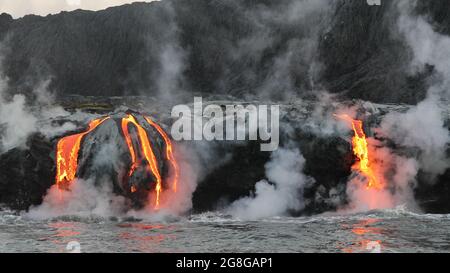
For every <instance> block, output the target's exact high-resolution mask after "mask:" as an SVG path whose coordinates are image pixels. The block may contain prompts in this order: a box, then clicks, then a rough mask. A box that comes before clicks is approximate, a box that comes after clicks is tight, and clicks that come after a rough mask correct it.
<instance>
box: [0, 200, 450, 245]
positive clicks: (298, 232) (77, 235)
mask: <svg viewBox="0 0 450 273" xmlns="http://www.w3.org/2000/svg"><path fill="white" fill-rule="evenodd" d="M72 251H75V252H101V253H103V252H126V253H129V252H145V253H154V252H169V253H171V252H176V253H185V252H239V253H240V252H244V253H245V252H264V253H272V252H296V253H297V252H307V253H311V252H333V253H334V252H337V253H342V252H344V253H367V252H386V253H392V252H394V253H395V252H450V215H425V214H416V213H411V212H408V211H405V210H403V209H394V210H385V211H372V212H368V213H362V214H353V215H321V216H315V217H301V218H290V217H274V218H269V219H263V220H258V221H240V220H236V219H233V218H231V217H229V216H227V215H223V214H219V213H205V214H199V215H192V216H187V217H168V218H167V219H162V220H161V219H160V220H159V221H149V220H142V219H135V218H128V219H120V218H103V217H100V216H93V215H92V216H83V217H79V216H62V217H57V218H52V219H47V220H32V219H29V218H28V217H26V216H23V215H22V216H21V215H19V214H15V213H12V212H10V211H1V212H0V252H50V253H55V252H56V253H64V252H72Z"/></svg>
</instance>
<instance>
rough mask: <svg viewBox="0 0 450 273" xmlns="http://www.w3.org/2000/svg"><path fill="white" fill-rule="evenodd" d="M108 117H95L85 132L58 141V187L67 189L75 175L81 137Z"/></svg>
mask: <svg viewBox="0 0 450 273" xmlns="http://www.w3.org/2000/svg"><path fill="white" fill-rule="evenodd" d="M107 119H109V117H106V118H102V119H96V120H94V121H92V122H91V123H89V128H88V130H87V131H86V132H84V133H80V134H76V135H71V136H67V137H64V138H62V139H61V140H59V141H58V145H57V152H56V162H57V163H56V184H57V185H58V187H59V188H60V189H67V188H68V187H69V185H70V183H72V182H73V181H74V180H75V178H76V175H77V168H78V153H79V150H80V145H81V141H82V140H83V137H84V136H85V135H87V134H89V133H90V132H92V131H93V130H94V129H95V128H97V126H99V125H100V124H102V123H103V122H104V121H105V120H107Z"/></svg>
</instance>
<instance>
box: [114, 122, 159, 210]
mask: <svg viewBox="0 0 450 273" xmlns="http://www.w3.org/2000/svg"><path fill="white" fill-rule="evenodd" d="M130 123H131V124H133V125H134V126H135V127H136V129H137V133H138V136H139V142H140V145H141V151H142V154H143V155H144V157H145V159H146V161H147V163H148V164H149V168H150V170H151V171H152V173H153V175H154V177H155V178H156V202H155V208H158V207H159V196H160V194H161V191H162V181H161V175H160V173H159V170H158V163H157V161H156V157H155V154H154V152H153V149H152V146H151V144H150V141H149V140H148V136H147V132H146V131H145V129H144V128H142V126H140V125H139V123H138V122H137V121H136V119H135V118H134V117H133V116H132V115H128V117H126V118H123V119H122V130H123V134H124V136H125V140H126V142H127V145H128V149H129V150H130V154H131V169H130V172H129V173H128V175H129V176H130V177H131V176H132V175H133V173H134V171H135V170H136V169H137V168H138V167H139V165H140V164H141V163H142V162H141V161H138V160H137V155H136V152H135V150H134V147H133V142H132V138H131V136H130V132H129V130H128V125H129V124H130ZM131 190H132V191H133V189H131Z"/></svg>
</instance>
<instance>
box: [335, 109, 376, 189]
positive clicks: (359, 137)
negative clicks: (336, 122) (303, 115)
mask: <svg viewBox="0 0 450 273" xmlns="http://www.w3.org/2000/svg"><path fill="white" fill-rule="evenodd" d="M334 116H335V117H337V118H339V119H342V120H344V121H346V122H348V123H349V124H351V126H352V129H353V132H354V136H353V138H352V147H353V153H354V155H355V156H356V157H357V158H358V162H356V163H355V165H353V167H352V168H353V169H355V170H357V171H359V172H360V173H361V174H362V175H363V176H365V177H366V178H367V180H368V182H367V189H377V190H381V189H383V188H384V185H383V184H384V183H383V182H382V181H381V180H380V179H378V178H377V176H376V175H375V171H374V169H373V168H372V165H373V162H372V161H371V160H372V158H371V155H370V152H369V145H368V143H367V137H366V134H365V133H364V129H363V122H362V121H361V120H355V119H353V118H351V117H350V116H349V115H346V114H344V115H334Z"/></svg>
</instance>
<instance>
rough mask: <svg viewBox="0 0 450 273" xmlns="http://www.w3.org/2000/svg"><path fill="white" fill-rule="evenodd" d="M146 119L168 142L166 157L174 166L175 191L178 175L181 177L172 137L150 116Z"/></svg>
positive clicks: (173, 183)
mask: <svg viewBox="0 0 450 273" xmlns="http://www.w3.org/2000/svg"><path fill="white" fill-rule="evenodd" d="M145 120H147V122H148V123H149V124H150V125H151V126H153V127H154V128H155V129H156V130H157V131H158V133H159V134H160V135H161V137H162V138H163V139H164V142H165V143H166V157H167V159H168V160H169V161H170V164H171V165H172V168H173V170H174V172H175V173H174V178H173V182H172V189H173V191H174V192H176V191H177V184H178V177H179V168H178V163H177V161H176V160H175V157H174V155H173V146H172V142H171V141H170V138H169V136H168V135H167V134H166V132H164V130H163V129H162V128H161V126H159V125H158V124H156V123H155V122H154V121H153V120H151V119H150V118H148V117H145Z"/></svg>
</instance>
